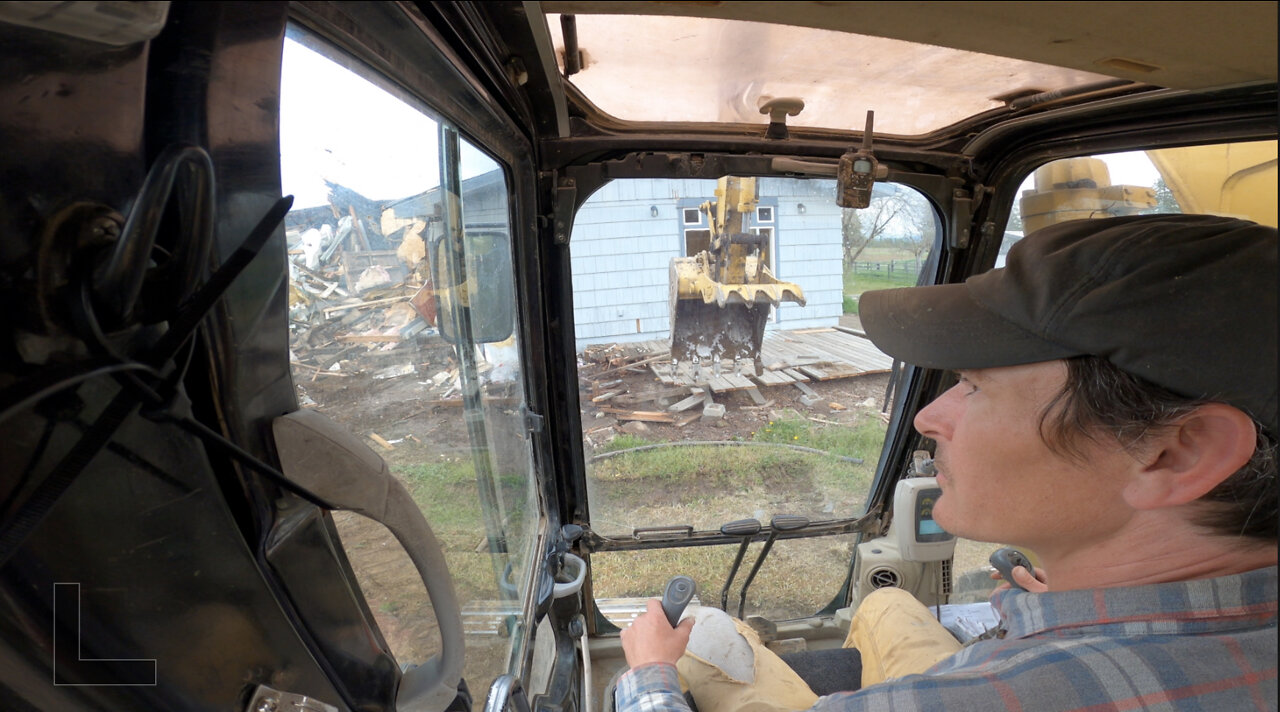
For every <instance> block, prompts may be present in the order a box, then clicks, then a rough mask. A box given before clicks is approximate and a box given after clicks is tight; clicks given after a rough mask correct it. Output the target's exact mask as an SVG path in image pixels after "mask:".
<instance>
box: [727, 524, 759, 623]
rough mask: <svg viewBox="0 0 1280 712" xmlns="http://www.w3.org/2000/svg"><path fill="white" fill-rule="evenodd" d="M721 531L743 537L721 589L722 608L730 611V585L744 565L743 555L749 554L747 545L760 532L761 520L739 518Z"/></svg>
mask: <svg viewBox="0 0 1280 712" xmlns="http://www.w3.org/2000/svg"><path fill="white" fill-rule="evenodd" d="M720 533H721V534H724V535H725V536H740V537H742V545H741V546H739V547H738V555H737V556H736V557H734V559H733V566H730V567H729V576H728V577H727V578H725V580H724V588H722V589H720V610H722V611H724V612H726V613H727V612H728V611H729V587H730V586H732V585H733V578H734V577H735V576H737V575H738V567H739V566H741V565H742V557H744V556H746V554H747V547H748V546H751V539H752V537H754V536H755V535H756V534H759V533H760V521H759V520H757V519H739V520H737V521H733V522H729V523H728V524H726V525H724V526H722V527H720Z"/></svg>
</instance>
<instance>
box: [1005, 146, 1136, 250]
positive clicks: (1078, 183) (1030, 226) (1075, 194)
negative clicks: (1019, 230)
mask: <svg viewBox="0 0 1280 712" xmlns="http://www.w3.org/2000/svg"><path fill="white" fill-rule="evenodd" d="M1019 204H1020V206H1021V209H1022V227H1023V229H1024V230H1025V231H1026V232H1027V234H1030V233H1033V232H1035V231H1036V230H1039V229H1040V228H1042V227H1046V226H1048V225H1052V224H1054V223H1060V222H1065V221H1067V220H1083V219H1087V218H1109V217H1116V216H1120V215H1137V214H1138V213H1139V212H1140V211H1143V210H1149V209H1151V208H1154V207H1155V206H1156V193H1155V190H1154V189H1152V188H1145V187H1141V186H1136V185H1111V173H1110V171H1108V170H1107V164H1106V163H1104V162H1103V161H1102V160H1101V159H1098V158H1067V159H1064V160H1061V161H1053V162H1052V163H1046V164H1045V165H1043V166H1040V167H1039V168H1037V169H1036V172H1035V190H1029V191H1024V192H1023V194H1022V198H1021V199H1020V201H1019Z"/></svg>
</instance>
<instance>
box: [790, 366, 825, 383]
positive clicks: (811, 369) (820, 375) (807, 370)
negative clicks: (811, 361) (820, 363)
mask: <svg viewBox="0 0 1280 712" xmlns="http://www.w3.org/2000/svg"><path fill="white" fill-rule="evenodd" d="M796 370H797V371H799V372H800V373H803V374H804V375H806V376H808V377H809V378H812V379H813V380H815V381H825V380H826V379H827V372H826V371H823V370H822V369H820V368H818V367H816V366H801V367H799V368H797V369H796Z"/></svg>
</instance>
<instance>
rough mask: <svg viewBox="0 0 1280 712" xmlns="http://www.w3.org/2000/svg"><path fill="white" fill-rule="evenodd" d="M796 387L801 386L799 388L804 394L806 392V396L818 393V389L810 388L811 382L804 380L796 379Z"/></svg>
mask: <svg viewBox="0 0 1280 712" xmlns="http://www.w3.org/2000/svg"><path fill="white" fill-rule="evenodd" d="M795 387H796V388H799V389H800V392H801V393H803V394H805V395H806V396H816V395H818V392H817V391H815V390H813V389H812V388H810V387H809V384H807V383H804V382H802V381H796V382H795Z"/></svg>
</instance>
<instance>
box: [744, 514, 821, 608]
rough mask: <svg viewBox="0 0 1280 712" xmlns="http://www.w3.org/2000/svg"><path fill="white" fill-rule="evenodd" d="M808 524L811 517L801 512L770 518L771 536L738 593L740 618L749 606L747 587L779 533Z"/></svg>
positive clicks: (801, 527)
mask: <svg viewBox="0 0 1280 712" xmlns="http://www.w3.org/2000/svg"><path fill="white" fill-rule="evenodd" d="M807 526H809V518H808V517H805V516H802V515H799V514H775V515H774V516H773V519H770V520H769V529H770V531H769V538H768V539H765V541H764V547H763V548H761V549H760V556H758V557H757V558H756V563H755V564H754V565H752V567H751V573H749V574H747V580H746V581H743V582H742V591H741V592H740V593H739V594H738V618H739V620H741V618H742V612H743V610H744V609H746V607H747V588H748V587H749V586H751V582H752V581H754V580H755V578H756V573H757V572H759V571H760V566H761V565H762V564H764V560H765V557H767V556H768V555H769V550H770V549H772V548H773V542H775V541H777V539H778V535H779V534H781V533H782V532H791V531H795V530H797V529H804V528H805V527H807Z"/></svg>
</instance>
